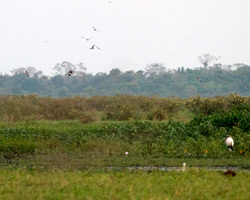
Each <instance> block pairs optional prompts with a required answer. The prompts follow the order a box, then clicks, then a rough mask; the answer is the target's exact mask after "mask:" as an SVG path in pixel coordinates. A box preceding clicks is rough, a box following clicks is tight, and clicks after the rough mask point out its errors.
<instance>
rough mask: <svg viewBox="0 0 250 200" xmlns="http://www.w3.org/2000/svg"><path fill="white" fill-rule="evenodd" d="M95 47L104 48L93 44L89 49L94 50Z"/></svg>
mask: <svg viewBox="0 0 250 200" xmlns="http://www.w3.org/2000/svg"><path fill="white" fill-rule="evenodd" d="M95 48H97V49H99V50H102V49H101V48H99V47H98V46H96V45H95V44H93V45H92V47H90V48H89V49H91V50H93V49H95Z"/></svg>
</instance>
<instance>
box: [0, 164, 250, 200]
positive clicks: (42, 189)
mask: <svg viewBox="0 0 250 200" xmlns="http://www.w3.org/2000/svg"><path fill="white" fill-rule="evenodd" d="M0 184H1V186H0V199H8V200H9V199H15V200H18V199H20V200H21V199H26V200H29V199H32V200H33V199H46V200H47V199H58V200H59V199H60V200H61V199H68V200H70V199H157V200H159V199H242V200H243V199H245V200H248V199H249V197H250V190H249V188H250V173H249V172H246V171H241V172H238V173H237V175H236V176H235V177H226V176H224V175H223V174H222V173H221V172H217V171H216V172H215V171H207V170H198V169H190V170H187V171H185V172H182V171H173V172H163V171H152V172H144V171H127V170H125V171H112V172H108V171H77V170H71V171H67V170H53V171H37V170H28V171H27V170H21V169H15V170H13V169H12V170H11V169H1V170H0Z"/></svg>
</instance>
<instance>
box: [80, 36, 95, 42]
mask: <svg viewBox="0 0 250 200" xmlns="http://www.w3.org/2000/svg"><path fill="white" fill-rule="evenodd" d="M81 38H83V39H85V40H87V41H89V40H92V39H94V38H86V37H83V36H81Z"/></svg>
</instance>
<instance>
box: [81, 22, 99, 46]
mask: <svg viewBox="0 0 250 200" xmlns="http://www.w3.org/2000/svg"><path fill="white" fill-rule="evenodd" d="M92 28H93V30H94V31H95V32H100V31H99V30H97V29H96V28H95V27H94V26H92ZM81 38H82V39H85V40H86V41H90V40H92V39H94V38H87V37H84V36H81ZM89 49H91V50H94V49H99V50H102V49H101V48H99V47H98V46H97V45H96V44H93V45H92V46H91V47H90V48H89Z"/></svg>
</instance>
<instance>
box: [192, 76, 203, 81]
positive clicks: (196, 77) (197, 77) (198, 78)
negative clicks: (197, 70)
mask: <svg viewBox="0 0 250 200" xmlns="http://www.w3.org/2000/svg"><path fill="white" fill-rule="evenodd" d="M193 78H195V79H197V80H198V81H200V82H201V78H200V77H199V76H193Z"/></svg>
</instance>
